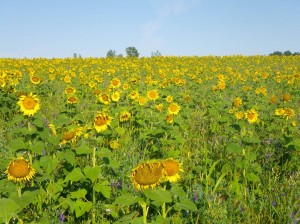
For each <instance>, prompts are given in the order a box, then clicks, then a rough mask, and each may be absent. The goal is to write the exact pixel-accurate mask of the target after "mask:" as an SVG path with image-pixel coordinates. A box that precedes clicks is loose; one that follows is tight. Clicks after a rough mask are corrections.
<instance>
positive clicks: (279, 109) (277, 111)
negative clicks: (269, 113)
mask: <svg viewBox="0 0 300 224" xmlns="http://www.w3.org/2000/svg"><path fill="white" fill-rule="evenodd" d="M275 115H277V116H283V115H284V109H283V108H278V109H276V110H275Z"/></svg>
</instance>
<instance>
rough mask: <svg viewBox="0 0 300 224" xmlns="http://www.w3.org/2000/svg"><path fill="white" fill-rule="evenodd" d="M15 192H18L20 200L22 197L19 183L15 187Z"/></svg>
mask: <svg viewBox="0 0 300 224" xmlns="http://www.w3.org/2000/svg"><path fill="white" fill-rule="evenodd" d="M17 192H18V196H19V198H21V197H22V185H21V183H18V185H17Z"/></svg>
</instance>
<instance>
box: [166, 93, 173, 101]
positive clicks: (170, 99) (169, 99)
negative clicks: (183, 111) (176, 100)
mask: <svg viewBox="0 0 300 224" xmlns="http://www.w3.org/2000/svg"><path fill="white" fill-rule="evenodd" d="M166 101H167V102H168V103H171V102H172V101H173V97H172V96H170V95H168V96H167V97H166Z"/></svg>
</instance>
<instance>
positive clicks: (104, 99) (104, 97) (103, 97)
mask: <svg viewBox="0 0 300 224" xmlns="http://www.w3.org/2000/svg"><path fill="white" fill-rule="evenodd" d="M99 100H100V102H101V103H103V104H105V105H108V104H109V102H110V98H109V96H108V95H107V94H105V93H102V94H100V95H99Z"/></svg>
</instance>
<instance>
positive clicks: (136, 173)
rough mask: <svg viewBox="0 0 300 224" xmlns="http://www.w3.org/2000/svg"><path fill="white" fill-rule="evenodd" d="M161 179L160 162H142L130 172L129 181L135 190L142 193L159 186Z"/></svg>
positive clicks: (161, 168) (161, 166)
mask: <svg viewBox="0 0 300 224" xmlns="http://www.w3.org/2000/svg"><path fill="white" fill-rule="evenodd" d="M162 177H163V165H162V163H160V162H150V161H149V162H143V163H141V164H139V165H138V166H137V167H136V168H134V169H133V170H132V173H131V180H132V183H133V185H134V187H135V188H136V189H137V190H141V191H143V190H144V189H147V188H149V187H150V188H154V187H156V186H157V185H159V184H160V180H161V178H162Z"/></svg>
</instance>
